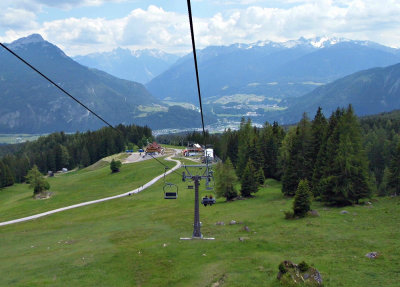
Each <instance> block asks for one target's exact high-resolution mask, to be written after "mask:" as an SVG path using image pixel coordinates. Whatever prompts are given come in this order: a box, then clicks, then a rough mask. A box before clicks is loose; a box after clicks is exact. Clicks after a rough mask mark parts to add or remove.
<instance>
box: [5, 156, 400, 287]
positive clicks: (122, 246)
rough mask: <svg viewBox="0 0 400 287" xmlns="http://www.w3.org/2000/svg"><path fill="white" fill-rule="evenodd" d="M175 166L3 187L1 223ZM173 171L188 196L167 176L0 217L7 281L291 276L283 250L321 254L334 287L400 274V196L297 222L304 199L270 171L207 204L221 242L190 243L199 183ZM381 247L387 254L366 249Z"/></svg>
mask: <svg viewBox="0 0 400 287" xmlns="http://www.w3.org/2000/svg"><path fill="white" fill-rule="evenodd" d="M169 165H171V166H172V165H173V163H169ZM163 170H164V168H163V167H162V166H161V165H159V164H158V163H157V162H156V161H146V162H140V163H135V164H131V165H124V166H123V167H122V171H121V172H120V173H119V174H113V175H111V174H110V173H109V172H110V170H109V168H108V167H107V166H106V167H102V168H99V169H97V170H87V169H86V170H81V171H77V172H72V173H69V174H65V175H63V176H60V177H56V178H52V179H51V185H52V190H53V189H54V191H55V196H54V197H53V198H51V199H47V200H40V201H34V200H32V199H31V197H30V196H31V191H29V190H28V189H27V187H26V186H25V185H17V186H15V187H12V188H7V189H3V190H1V191H0V216H1V221H3V220H7V219H12V218H16V217H22V216H27V215H30V214H33V213H36V212H38V211H44V210H48V209H52V208H56V207H60V206H65V205H68V204H72V203H76V202H77V201H86V200H91V199H95V198H99V197H105V196H109V195H113V194H117V193H120V192H126V191H128V190H131V189H133V188H135V187H138V186H140V185H142V184H143V183H144V182H146V181H147V180H149V179H150V178H152V177H154V176H155V175H157V174H160V173H162V171H163ZM180 172H181V171H180ZM167 179H168V181H169V182H173V183H176V184H177V185H178V186H179V191H178V199H177V200H164V199H163V191H162V189H163V182H162V181H160V182H158V183H157V184H155V185H153V186H152V187H151V188H149V189H147V190H145V191H143V192H141V193H139V194H137V195H133V196H127V197H124V198H120V199H116V200H111V201H107V202H103V203H99V204H95V205H90V206H86V207H82V208H76V209H73V210H69V211H65V212H61V213H58V214H54V215H51V216H48V217H43V218H40V219H37V220H34V221H30V222H25V223H20V224H15V225H8V226H3V227H0V262H1V265H0V286H280V284H279V282H278V281H277V280H276V275H277V272H278V264H279V263H280V262H281V261H283V260H292V261H294V262H297V263H299V262H300V261H302V260H305V261H306V262H307V263H309V264H314V266H315V267H316V268H317V269H318V270H319V271H320V272H321V274H322V276H323V279H324V286H335V287H336V286H363V287H364V286H398V282H400V273H399V270H400V253H399V252H398V250H399V248H398V244H399V238H400V213H399V208H400V199H399V198H378V199H377V200H375V201H373V202H372V205H370V206H369V205H365V206H364V205H360V206H354V207H346V208H324V207H323V206H321V205H319V204H314V206H313V208H314V209H315V210H317V211H318V212H319V214H320V216H319V217H308V218H304V219H300V220H285V219H284V214H283V211H284V210H288V209H290V207H291V204H292V199H287V198H284V197H283V196H282V194H281V192H280V188H281V185H280V183H279V182H276V181H273V180H268V181H267V184H266V186H265V187H263V188H262V189H261V190H260V191H259V192H258V193H257V194H256V196H255V197H254V198H251V199H246V200H237V201H234V202H229V203H227V202H224V201H223V200H222V199H218V200H217V204H215V205H214V206H211V207H209V206H207V207H203V206H201V207H200V220H201V222H202V233H203V235H204V236H205V237H215V240H189V241H183V240H180V239H179V238H180V237H190V236H191V234H192V232H193V205H194V204H193V191H192V190H188V189H187V185H189V184H190V183H188V182H186V183H183V182H182V181H181V177H180V175H179V174H173V175H170V176H168V177H167ZM201 190H204V182H202V184H201ZM201 193H202V196H203V195H205V194H209V192H205V191H202V192H201ZM343 209H345V210H346V211H347V212H348V213H347V214H341V213H340V211H342V210H343ZM231 220H236V221H237V222H240V224H235V225H230V224H229V222H230V221H231ZM219 221H222V222H225V225H216V224H215V223H216V222H219ZM244 226H248V228H249V232H247V231H245V230H244V229H243V227H244ZM239 238H242V241H240V240H239ZM371 251H378V252H379V253H380V254H381V256H380V257H378V258H377V259H375V260H372V259H368V258H366V257H365V254H366V253H368V252H371Z"/></svg>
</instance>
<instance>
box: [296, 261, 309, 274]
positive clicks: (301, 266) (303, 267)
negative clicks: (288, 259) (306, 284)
mask: <svg viewBox="0 0 400 287" xmlns="http://www.w3.org/2000/svg"><path fill="white" fill-rule="evenodd" d="M299 269H300V271H301V272H306V271H307V270H308V269H310V266H308V264H307V263H306V262H305V261H301V262H300V263H299Z"/></svg>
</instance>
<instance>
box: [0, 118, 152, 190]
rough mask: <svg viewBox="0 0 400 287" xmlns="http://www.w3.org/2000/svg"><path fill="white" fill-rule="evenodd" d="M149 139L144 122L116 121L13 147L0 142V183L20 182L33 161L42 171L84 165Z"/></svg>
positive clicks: (8, 184)
mask: <svg viewBox="0 0 400 287" xmlns="http://www.w3.org/2000/svg"><path fill="white" fill-rule="evenodd" d="M152 139H153V137H152V131H151V129H150V128H149V127H147V126H144V127H141V126H136V125H128V126H124V125H118V126H116V127H115V129H112V128H110V127H104V128H102V129H100V130H97V131H88V132H85V133H80V132H77V133H75V134H65V133H64V132H58V133H53V134H50V135H47V136H42V137H40V138H39V139H37V140H36V141H32V142H26V143H23V144H19V145H16V146H14V147H13V148H10V147H8V146H1V147H0V153H1V152H2V153H4V154H5V155H3V157H2V159H1V160H0V187H6V186H10V185H13V184H14V182H17V183H20V182H24V181H25V179H26V178H25V177H26V175H27V173H28V171H29V170H30V169H31V168H32V167H33V166H34V165H36V166H37V167H38V169H39V171H40V172H42V173H47V172H48V171H53V172H55V171H59V170H61V169H62V168H67V169H73V168H76V167H86V166H89V165H91V164H93V163H95V162H96V161H98V160H100V159H101V158H103V157H106V156H109V155H112V154H115V153H119V152H122V151H124V150H125V148H126V147H130V148H131V147H132V146H133V145H137V146H139V147H142V146H144V145H145V144H147V142H148V141H151V140H152ZM10 151H11V152H10Z"/></svg>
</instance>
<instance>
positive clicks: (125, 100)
mask: <svg viewBox="0 0 400 287" xmlns="http://www.w3.org/2000/svg"><path fill="white" fill-rule="evenodd" d="M8 47H10V48H11V49H12V50H14V51H15V52H16V53H17V54H19V55H20V56H21V57H23V58H25V59H26V60H27V61H28V62H30V63H31V64H32V65H34V66H35V67H37V68H38V69H39V70H40V71H41V72H43V73H44V74H45V75H47V76H48V77H49V78H50V79H52V80H53V81H55V82H56V83H57V84H59V85H60V86H61V87H63V88H64V89H65V90H67V91H68V92H70V93H71V94H72V95H73V96H74V97H76V98H77V99H79V100H80V101H81V102H83V103H84V104H86V105H87V106H88V107H90V108H91V109H93V110H94V111H95V112H96V113H97V114H99V115H100V116H102V117H103V118H104V119H106V120H107V121H108V122H110V123H111V124H112V125H116V124H119V123H123V124H129V123H135V124H142V125H143V124H147V125H149V126H150V127H153V128H166V127H175V126H171V125H170V122H169V121H158V120H153V119H152V117H156V118H160V115H161V117H163V118H169V117H171V118H172V119H174V118H175V119H180V121H181V122H182V126H185V124H186V126H188V125H189V126H190V127H198V126H199V122H200V121H196V120H195V119H197V118H199V116H198V112H196V111H190V110H185V109H183V108H179V107H177V108H175V109H178V110H179V109H182V110H183V111H182V112H181V113H180V114H179V115H176V114H177V112H176V110H174V109H172V111H171V112H170V111H169V109H170V108H168V107H167V106H165V105H163V104H161V103H160V102H159V100H157V99H155V98H154V97H153V96H152V95H151V94H149V93H148V91H147V90H146V89H145V87H144V86H143V85H142V84H139V83H136V82H131V81H127V80H121V79H118V78H116V77H113V76H111V75H109V74H107V73H105V72H102V71H99V70H96V69H89V68H87V67H85V66H82V65H80V64H78V63H77V62H75V61H73V60H72V59H71V58H69V57H67V56H66V55H65V54H64V52H63V51H61V50H60V49H59V48H58V47H56V46H54V45H52V44H51V43H49V42H47V41H45V40H43V38H42V37H41V36H40V35H37V34H36V35H31V36H29V37H26V38H22V39H19V40H17V41H15V42H13V43H11V44H9V45H8ZM0 63H1V65H0V133H13V132H20V133H22V132H24V133H45V132H53V131H61V130H63V131H67V132H74V131H76V130H81V131H82V130H86V129H92V130H93V129H96V128H98V127H100V126H103V125H104V124H103V123H102V122H101V121H99V120H98V119H97V118H95V117H94V116H93V115H91V114H89V112H87V111H86V110H85V109H84V108H82V107H81V106H79V105H78V104H77V103H75V102H74V101H73V100H72V99H70V98H69V97H68V96H66V95H64V94H63V93H61V92H60V91H59V90H58V89H57V88H55V87H54V86H53V85H51V84H50V83H48V82H47V81H46V80H44V79H43V78H41V77H40V76H39V75H37V74H36V73H35V72H33V71H32V70H30V69H29V68H28V67H27V66H26V65H24V64H23V63H21V62H20V61H18V60H17V59H16V58H15V57H14V56H12V55H11V54H10V53H9V52H7V51H6V50H4V49H2V48H1V49H0ZM157 114H159V115H157ZM182 115H184V116H185V117H186V118H185V119H186V120H182ZM188 118H189V119H194V120H191V121H188V120H187V119H188Z"/></svg>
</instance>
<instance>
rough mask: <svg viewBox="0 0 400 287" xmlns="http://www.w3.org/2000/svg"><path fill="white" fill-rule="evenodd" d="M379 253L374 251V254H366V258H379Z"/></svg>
mask: <svg viewBox="0 0 400 287" xmlns="http://www.w3.org/2000/svg"><path fill="white" fill-rule="evenodd" d="M379 255H380V254H379V253H378V252H376V251H374V252H369V253H367V254H365V256H366V257H368V258H371V259H375V258H378V257H379Z"/></svg>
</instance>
